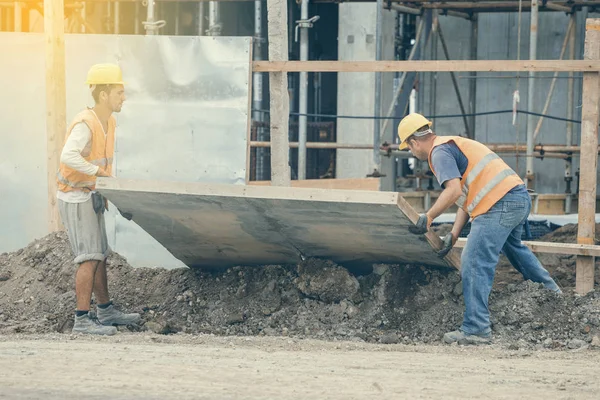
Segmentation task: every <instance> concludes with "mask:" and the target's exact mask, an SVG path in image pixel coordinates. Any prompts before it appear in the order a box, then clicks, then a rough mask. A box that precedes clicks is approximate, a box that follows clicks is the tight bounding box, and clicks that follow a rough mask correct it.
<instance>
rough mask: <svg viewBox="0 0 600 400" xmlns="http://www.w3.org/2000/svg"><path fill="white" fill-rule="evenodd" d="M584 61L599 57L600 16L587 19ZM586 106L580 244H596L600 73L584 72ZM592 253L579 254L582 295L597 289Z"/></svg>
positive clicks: (582, 148) (577, 278) (583, 119)
mask: <svg viewBox="0 0 600 400" xmlns="http://www.w3.org/2000/svg"><path fill="white" fill-rule="evenodd" d="M583 58H584V59H585V60H598V59H600V19H588V20H587V21H586V26H585V51H584V56H583ZM582 99H583V108H582V110H581V117H582V118H581V154H580V161H579V165H580V178H579V206H578V214H579V221H578V222H579V225H578V228H577V243H579V244H587V245H590V244H593V243H594V237H595V234H596V220H595V217H596V215H595V214H596V183H597V182H596V173H597V170H598V154H597V153H596V148H597V147H598V122H599V121H598V112H599V111H600V108H599V104H600V102H599V100H600V75H599V74H598V73H597V72H586V73H584V74H583V93H582ZM594 266H595V260H594V257H593V256H587V255H582V256H578V257H577V273H576V281H577V282H576V288H575V290H576V291H577V292H578V293H580V294H585V293H588V292H589V291H591V290H593V289H594Z"/></svg>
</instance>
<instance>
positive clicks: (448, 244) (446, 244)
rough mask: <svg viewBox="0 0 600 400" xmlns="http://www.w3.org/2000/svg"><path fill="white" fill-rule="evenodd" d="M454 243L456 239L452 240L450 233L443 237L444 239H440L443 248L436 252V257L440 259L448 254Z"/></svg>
mask: <svg viewBox="0 0 600 400" xmlns="http://www.w3.org/2000/svg"><path fill="white" fill-rule="evenodd" d="M455 243H456V239H454V235H452V232H450V233H448V234H447V235H446V236H444V238H443V239H442V244H443V246H442V248H441V250H440V251H438V252H437V254H438V256H440V258H444V257H446V255H448V253H450V250H452V247H454V244H455Z"/></svg>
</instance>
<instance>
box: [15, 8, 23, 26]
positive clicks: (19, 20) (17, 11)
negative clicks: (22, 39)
mask: <svg viewBox="0 0 600 400" xmlns="http://www.w3.org/2000/svg"><path fill="white" fill-rule="evenodd" d="M21 10H22V8H21V3H19V2H15V3H14V16H15V23H14V27H15V28H14V31H15V32H23V26H22V24H23V14H22V12H21Z"/></svg>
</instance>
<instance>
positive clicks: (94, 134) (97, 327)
mask: <svg viewBox="0 0 600 400" xmlns="http://www.w3.org/2000/svg"><path fill="white" fill-rule="evenodd" d="M86 84H87V85H89V87H90V90H91V94H92V97H93V99H94V102H95V105H94V107H93V108H86V109H85V110H83V111H81V112H80V113H79V114H77V115H76V116H75V118H74V119H73V121H72V122H71V124H70V125H69V127H68V129H67V135H66V139H65V144H64V147H63V149H62V152H61V156H60V166H59V169H58V172H57V177H56V179H57V184H58V191H57V198H58V209H59V213H60V217H61V220H62V222H63V224H64V225H65V228H66V230H67V235H68V237H69V242H70V244H71V249H72V251H73V253H74V256H75V260H74V261H75V263H76V264H79V267H78V269H77V273H76V275H75V292H76V296H77V308H76V311H75V322H74V326H73V332H75V333H87V334H97V335H114V334H115V333H117V329H116V328H115V327H114V326H113V325H130V324H135V323H137V322H138V321H139V320H140V315H139V314H135V313H134V314H125V313H123V312H121V311H119V310H117V309H116V308H115V307H114V305H113V304H112V302H111V301H110V297H109V294H108V283H107V275H106V259H107V258H108V256H109V254H110V248H109V246H108V239H107V236H106V227H105V222H104V211H105V210H106V209H107V208H108V202H107V200H106V199H105V198H103V197H102V196H101V195H100V194H99V193H97V192H96V191H95V189H96V178H97V177H98V176H105V177H109V176H111V174H112V162H113V154H114V141H115V127H116V120H115V117H114V116H113V113H115V112H120V111H121V107H122V105H123V102H124V101H125V89H124V82H123V77H122V72H121V69H120V68H119V66H118V65H114V64H98V65H94V66H92V67H91V68H90V70H89V71H88V76H87V81H86ZM92 292H93V293H94V295H95V298H96V303H97V310H96V311H97V312H96V315H97V320H96V319H93V318H91V316H90V314H89V311H90V306H91V299H92Z"/></svg>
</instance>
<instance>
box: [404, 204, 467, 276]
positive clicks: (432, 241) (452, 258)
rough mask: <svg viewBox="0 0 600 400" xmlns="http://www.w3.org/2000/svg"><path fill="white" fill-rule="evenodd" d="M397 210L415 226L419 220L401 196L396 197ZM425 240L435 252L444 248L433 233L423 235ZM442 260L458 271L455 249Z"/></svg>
mask: <svg viewBox="0 0 600 400" xmlns="http://www.w3.org/2000/svg"><path fill="white" fill-rule="evenodd" d="M398 208H400V210H402V212H403V213H404V215H406V216H407V217H408V219H409V220H410V221H411V222H412V223H413V224H416V223H417V221H418V219H419V213H418V212H416V211H415V210H414V209H413V208H412V207H411V206H410V204H408V202H407V201H406V200H405V199H404V198H403V197H401V196H398ZM425 238H426V239H427V242H428V243H429V245H430V246H431V247H433V248H434V249H435V250H441V249H442V247H443V246H444V245H443V243H442V239H441V238H440V237H439V236H438V235H437V234H436V233H435V232H433V231H431V230H430V231H429V232H427V233H426V234H425ZM444 259H445V260H446V261H447V262H448V263H449V264H450V265H452V266H454V267H455V268H456V269H458V270H460V255H459V254H458V252H457V251H456V249H452V250H450V252H449V253H448V254H447V255H446V257H444Z"/></svg>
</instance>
